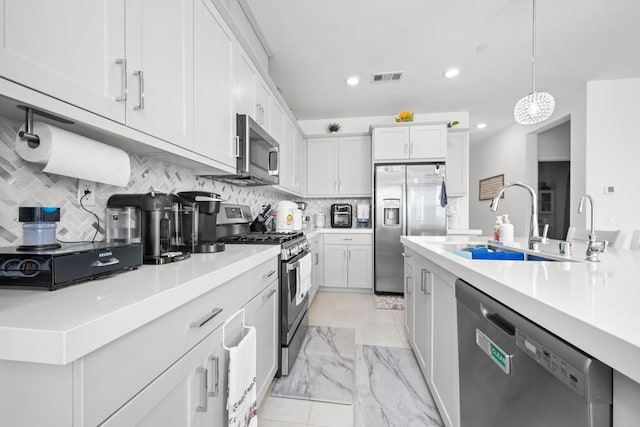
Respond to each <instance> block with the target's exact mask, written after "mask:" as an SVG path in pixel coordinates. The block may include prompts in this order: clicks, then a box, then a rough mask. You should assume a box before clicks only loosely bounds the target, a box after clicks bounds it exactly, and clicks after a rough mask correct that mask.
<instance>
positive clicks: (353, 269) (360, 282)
mask: <svg viewBox="0 0 640 427" xmlns="http://www.w3.org/2000/svg"><path fill="white" fill-rule="evenodd" d="M347 250H348V260H349V273H348V279H349V287H350V288H367V289H371V286H372V280H371V277H372V268H371V246H369V245H349V247H348V249H347Z"/></svg>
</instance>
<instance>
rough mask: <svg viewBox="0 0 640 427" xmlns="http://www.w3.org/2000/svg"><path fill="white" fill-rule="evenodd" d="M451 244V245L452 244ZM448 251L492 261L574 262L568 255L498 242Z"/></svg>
mask: <svg viewBox="0 0 640 427" xmlns="http://www.w3.org/2000/svg"><path fill="white" fill-rule="evenodd" d="M452 246H453V245H452ZM448 249H449V251H450V252H452V253H454V254H456V255H458V256H461V257H463V258H467V259H483V260H492V261H551V262H557V261H560V262H576V260H573V259H571V258H568V257H564V256H560V255H553V254H548V253H539V252H536V253H532V252H533V251H530V250H528V249H520V248H512V247H505V246H503V245H499V244H492V243H489V244H486V245H456V246H455V247H450V248H448Z"/></svg>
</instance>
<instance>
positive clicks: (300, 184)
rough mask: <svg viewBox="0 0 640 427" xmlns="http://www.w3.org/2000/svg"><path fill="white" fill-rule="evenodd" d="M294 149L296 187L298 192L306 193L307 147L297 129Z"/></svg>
mask: <svg viewBox="0 0 640 427" xmlns="http://www.w3.org/2000/svg"><path fill="white" fill-rule="evenodd" d="M293 147H294V158H295V161H294V164H293V165H294V169H295V171H296V173H295V182H294V185H295V188H296V191H297V192H299V193H304V189H305V188H306V179H305V175H306V171H305V169H304V161H305V151H304V147H305V145H304V138H303V137H302V135H300V132H298V130H297V129H296V130H295V134H294V142H293Z"/></svg>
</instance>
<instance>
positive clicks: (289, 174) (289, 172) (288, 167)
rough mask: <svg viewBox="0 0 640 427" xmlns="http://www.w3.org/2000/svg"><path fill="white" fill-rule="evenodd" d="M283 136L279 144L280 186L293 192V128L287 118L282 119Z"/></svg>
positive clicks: (294, 172)
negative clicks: (280, 161) (280, 160)
mask: <svg viewBox="0 0 640 427" xmlns="http://www.w3.org/2000/svg"><path fill="white" fill-rule="evenodd" d="M283 123H284V125H283V126H284V127H283V135H282V138H281V139H280V140H279V141H278V142H279V143H280V159H282V163H281V164H280V185H281V186H282V187H284V188H286V189H288V190H292V191H294V190H295V185H294V184H295V174H296V171H295V166H294V164H295V152H294V150H295V148H294V146H293V144H294V128H293V124H292V123H291V121H290V120H289V118H288V117H283Z"/></svg>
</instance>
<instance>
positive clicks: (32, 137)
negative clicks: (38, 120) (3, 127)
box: [18, 105, 74, 148]
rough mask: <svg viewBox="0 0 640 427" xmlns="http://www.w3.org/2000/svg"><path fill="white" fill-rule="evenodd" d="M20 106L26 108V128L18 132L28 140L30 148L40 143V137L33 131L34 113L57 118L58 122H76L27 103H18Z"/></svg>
mask: <svg viewBox="0 0 640 427" xmlns="http://www.w3.org/2000/svg"><path fill="white" fill-rule="evenodd" d="M18 108H19V109H21V110H24V130H21V131H20V132H18V136H19V137H20V138H22V139H26V140H27V144H28V145H29V147H30V148H37V147H38V145H40V137H39V136H38V135H36V134H35V133H33V115H34V114H37V115H38V116H41V117H46V118H47V119H51V120H55V121H56V122H60V123H64V124H67V125H72V124H74V122H72V121H71V120H67V119H63V118H62V117H58V116H54V115H53V114H50V113H47V112H46V111H41V110H38V109H35V108H33V107H27V106H26V105H18Z"/></svg>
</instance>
